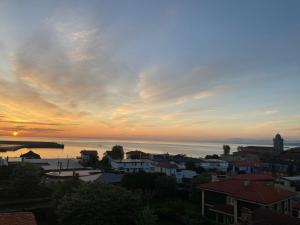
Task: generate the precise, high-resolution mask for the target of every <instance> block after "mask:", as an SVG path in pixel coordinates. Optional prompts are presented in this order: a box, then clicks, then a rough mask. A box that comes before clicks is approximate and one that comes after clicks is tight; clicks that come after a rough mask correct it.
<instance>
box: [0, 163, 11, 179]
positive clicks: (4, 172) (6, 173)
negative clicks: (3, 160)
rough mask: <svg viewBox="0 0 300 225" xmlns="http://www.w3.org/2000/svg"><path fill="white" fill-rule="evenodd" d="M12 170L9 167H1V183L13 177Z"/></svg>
mask: <svg viewBox="0 0 300 225" xmlns="http://www.w3.org/2000/svg"><path fill="white" fill-rule="evenodd" d="M11 173H12V170H11V167H9V166H0V181H1V180H8V179H9V177H10V176H11Z"/></svg>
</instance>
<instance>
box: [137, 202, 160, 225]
mask: <svg viewBox="0 0 300 225" xmlns="http://www.w3.org/2000/svg"><path fill="white" fill-rule="evenodd" d="M157 219H158V217H157V215H156V214H155V213H154V210H153V209H152V208H150V207H149V206H146V207H144V208H143V210H142V211H141V212H140V213H139V215H138V217H137V221H136V224H137V225H156V224H157Z"/></svg>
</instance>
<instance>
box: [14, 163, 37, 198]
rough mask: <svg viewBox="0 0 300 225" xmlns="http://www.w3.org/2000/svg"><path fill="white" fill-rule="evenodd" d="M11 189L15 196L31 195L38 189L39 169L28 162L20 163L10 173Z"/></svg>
mask: <svg viewBox="0 0 300 225" xmlns="http://www.w3.org/2000/svg"><path fill="white" fill-rule="evenodd" d="M11 177H12V183H11V191H12V193H13V194H15V195H17V196H22V197H24V196H26V197H27V196H33V195H34V194H35V193H36V191H37V190H38V189H39V184H40V182H41V171H40V170H39V169H38V168H37V167H36V166H34V165H32V164H29V163H21V164H19V165H18V166H17V168H16V170H15V172H14V174H12V176H11Z"/></svg>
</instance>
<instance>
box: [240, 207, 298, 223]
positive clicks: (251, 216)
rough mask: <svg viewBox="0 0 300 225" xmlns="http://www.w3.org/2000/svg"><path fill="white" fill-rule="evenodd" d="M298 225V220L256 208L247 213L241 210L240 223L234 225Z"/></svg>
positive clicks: (245, 210)
mask: <svg viewBox="0 0 300 225" xmlns="http://www.w3.org/2000/svg"><path fill="white" fill-rule="evenodd" d="M283 224H286V225H300V219H298V218H295V217H293V216H290V215H285V214H282V213H278V212H275V211H274V210H270V209H264V208H258V209H255V210H254V211H252V212H251V211H249V210H247V209H246V208H244V209H243V210H242V221H241V222H240V223H238V224H235V225H283Z"/></svg>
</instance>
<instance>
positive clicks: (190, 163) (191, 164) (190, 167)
mask: <svg viewBox="0 0 300 225" xmlns="http://www.w3.org/2000/svg"><path fill="white" fill-rule="evenodd" d="M185 168H186V169H187V170H194V171H197V167H196V165H195V163H194V162H193V161H192V160H188V161H186V163H185Z"/></svg>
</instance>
